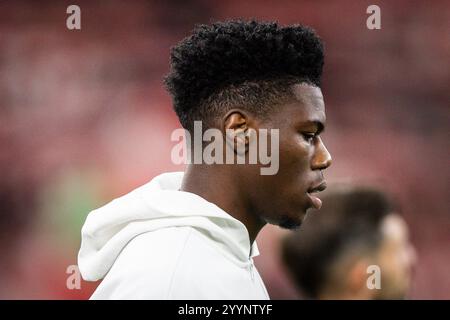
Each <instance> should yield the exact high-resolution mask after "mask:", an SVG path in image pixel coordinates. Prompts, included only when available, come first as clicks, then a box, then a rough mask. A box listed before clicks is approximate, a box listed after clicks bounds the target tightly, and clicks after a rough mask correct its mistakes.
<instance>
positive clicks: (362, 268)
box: [347, 259, 374, 300]
mask: <svg viewBox="0 0 450 320" xmlns="http://www.w3.org/2000/svg"><path fill="white" fill-rule="evenodd" d="M368 266H369V264H368V262H367V261H366V260H364V259H362V260H358V261H356V262H355V263H354V264H353V265H352V266H351V267H350V270H349V272H348V277H347V288H348V290H349V293H350V294H351V296H352V297H354V298H355V299H362V300H369V299H373V297H374V292H372V291H373V290H370V289H369V288H368V286H367V279H368V274H367V267H368Z"/></svg>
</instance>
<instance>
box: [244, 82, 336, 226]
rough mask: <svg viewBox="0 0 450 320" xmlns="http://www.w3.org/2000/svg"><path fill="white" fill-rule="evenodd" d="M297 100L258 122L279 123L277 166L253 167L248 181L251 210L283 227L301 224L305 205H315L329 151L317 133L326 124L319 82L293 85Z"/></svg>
mask: <svg viewBox="0 0 450 320" xmlns="http://www.w3.org/2000/svg"><path fill="white" fill-rule="evenodd" d="M293 90H294V94H295V96H296V98H297V99H296V101H295V102H292V103H289V104H285V105H282V106H280V107H279V108H278V109H277V110H274V111H272V112H271V115H270V117H268V120H265V121H262V122H260V123H259V128H264V129H269V132H270V129H279V137H280V140H279V170H278V172H277V173H276V174H275V175H260V174H259V170H258V171H252V174H251V178H250V179H251V180H252V181H247V184H246V185H247V186H248V185H250V186H251V185H253V186H254V187H253V188H251V187H249V190H248V192H249V193H250V196H251V198H252V199H251V202H252V206H253V211H254V212H256V213H257V214H258V215H259V216H260V217H261V218H262V219H263V220H264V221H265V222H268V223H271V224H276V225H279V226H281V227H285V228H294V227H297V226H299V225H300V224H301V222H302V220H303V218H304V216H305V214H306V210H307V209H309V208H313V207H316V208H317V207H320V205H321V201H320V200H319V198H317V197H316V196H315V195H313V193H314V192H318V191H321V190H323V189H324V188H325V180H324V177H323V170H325V169H326V168H327V167H328V166H329V165H330V164H331V156H330V154H329V152H328V151H327V149H326V148H325V145H324V144H323V142H322V139H321V137H320V133H321V132H322V130H323V129H324V127H325V106H324V101H323V96H322V92H321V90H320V88H317V87H315V86H311V85H307V84H298V85H295V86H293Z"/></svg>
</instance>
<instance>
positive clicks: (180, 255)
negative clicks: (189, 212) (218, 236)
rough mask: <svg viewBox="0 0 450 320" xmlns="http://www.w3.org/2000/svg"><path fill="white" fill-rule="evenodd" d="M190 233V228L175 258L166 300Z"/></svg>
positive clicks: (170, 291)
mask: <svg viewBox="0 0 450 320" xmlns="http://www.w3.org/2000/svg"><path fill="white" fill-rule="evenodd" d="M192 231H193V230H192V228H189V233H188V234H187V235H186V239H185V241H184V244H183V248H181V250H180V253H179V255H178V257H177V260H176V262H175V267H174V269H173V272H172V277H171V278H170V282H169V289H168V291H167V294H166V299H169V296H170V295H171V293H172V286H173V282H174V278H175V274H176V273H177V271H178V266H179V265H180V261H181V257H182V256H183V254H184V252H185V249H186V245H187V243H188V241H189V238H190V237H191V234H192Z"/></svg>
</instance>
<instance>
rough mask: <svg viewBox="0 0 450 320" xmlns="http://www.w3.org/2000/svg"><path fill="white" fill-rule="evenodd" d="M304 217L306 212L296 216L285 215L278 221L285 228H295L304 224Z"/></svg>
mask: <svg viewBox="0 0 450 320" xmlns="http://www.w3.org/2000/svg"><path fill="white" fill-rule="evenodd" d="M304 217H305V214H304V213H302V214H301V215H296V216H294V217H291V216H283V217H281V219H280V220H279V221H278V223H277V225H278V226H279V227H280V228H283V229H288V230H294V229H297V228H299V227H300V226H301V225H302V222H303V219H304Z"/></svg>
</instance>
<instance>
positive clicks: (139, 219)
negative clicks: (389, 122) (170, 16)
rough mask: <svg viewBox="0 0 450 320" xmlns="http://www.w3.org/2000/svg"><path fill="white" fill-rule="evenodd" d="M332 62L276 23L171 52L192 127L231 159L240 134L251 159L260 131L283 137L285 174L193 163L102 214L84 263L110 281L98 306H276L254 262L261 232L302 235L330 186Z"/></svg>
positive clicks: (236, 29) (173, 78)
mask: <svg viewBox="0 0 450 320" xmlns="http://www.w3.org/2000/svg"><path fill="white" fill-rule="evenodd" d="M323 64H324V52H323V45H322V42H321V40H320V38H319V37H318V36H317V35H316V33H315V32H314V31H313V30H312V29H310V28H308V27H304V26H300V25H292V26H285V27H282V26H280V25H278V24H277V23H273V22H268V23H265V22H264V23H263V22H258V21H228V22H219V23H214V24H212V25H201V26H199V27H197V28H196V29H195V30H194V31H193V33H192V35H190V36H189V37H187V38H186V39H184V40H182V41H181V42H180V43H179V44H178V45H176V46H175V47H174V48H173V49H172V52H171V71H170V73H169V74H168V76H167V78H166V85H167V88H168V91H169V92H170V94H171V95H172V98H173V104H174V109H175V112H176V114H177V115H178V117H179V120H180V122H181V125H182V126H183V127H184V128H185V129H186V130H187V131H188V132H191V133H192V132H193V130H194V129H195V125H194V122H195V121H201V124H202V130H207V129H216V130H219V131H220V132H221V133H222V134H223V135H222V137H223V141H224V143H223V150H225V149H226V148H227V147H230V144H229V143H228V142H227V141H229V140H228V138H227V137H230V134H229V133H230V132H231V133H233V134H232V135H231V137H232V145H233V150H234V151H235V152H236V153H238V150H243V153H244V155H246V154H248V152H249V150H250V149H251V148H250V147H251V145H250V144H251V143H250V141H251V132H256V134H259V132H261V129H264V130H269V131H268V132H270V135H273V134H274V133H272V132H275V131H271V130H276V132H277V133H278V137H279V141H276V140H271V141H276V142H277V143H278V144H277V146H278V148H277V149H276V152H277V153H278V154H279V164H278V170H277V172H276V173H275V174H261V170H260V169H261V168H262V167H264V166H265V165H266V164H265V163H262V161H258V162H257V163H256V164H250V163H245V164H241V163H234V164H221V163H212V164H206V163H189V164H188V166H187V168H186V172H184V173H182V172H175V173H164V174H161V175H160V176H157V177H156V178H154V179H153V180H152V181H150V182H149V183H147V184H145V185H144V186H142V187H140V188H138V189H136V190H134V191H132V192H131V193H129V194H127V195H125V196H122V197H120V198H118V199H116V200H114V201H112V202H110V203H109V204H107V205H105V206H104V207H102V208H100V209H97V210H94V211H92V212H91V213H90V214H89V216H88V217H87V219H86V222H85V225H84V226H83V229H82V244H81V249H80V252H79V257H78V258H79V268H80V271H81V273H82V276H83V278H84V279H85V280H92V281H95V280H99V279H103V281H102V283H101V284H100V285H99V287H98V288H97V290H96V291H95V293H94V294H93V296H92V298H93V299H269V296H268V294H267V291H266V288H265V286H264V283H263V281H262V279H261V277H260V276H259V274H258V272H257V270H256V269H255V267H254V264H253V257H255V256H256V255H258V254H259V252H258V248H257V244H256V242H255V239H256V237H257V235H258V233H259V231H260V230H261V229H262V228H263V227H264V225H266V224H267V223H271V224H275V225H279V226H281V227H283V228H294V227H297V226H299V225H300V224H301V222H302V220H303V218H304V216H305V214H306V211H307V210H308V209H309V208H312V207H314V208H320V206H321V201H320V199H319V198H318V197H317V196H316V195H314V193H315V192H319V191H321V190H323V189H325V187H326V185H325V180H324V177H323V170H325V169H326V168H327V167H328V166H329V165H330V163H331V156H330V154H329V152H328V151H327V149H326V148H325V146H324V144H323V142H322V140H321V136H320V134H321V132H322V131H323V129H324V128H325V120H326V119H325V106H324V101H323V96H322V92H321V89H320V80H321V75H322V67H323ZM225 142H226V143H225ZM271 147H272V146H271ZM216 150H220V149H216Z"/></svg>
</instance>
